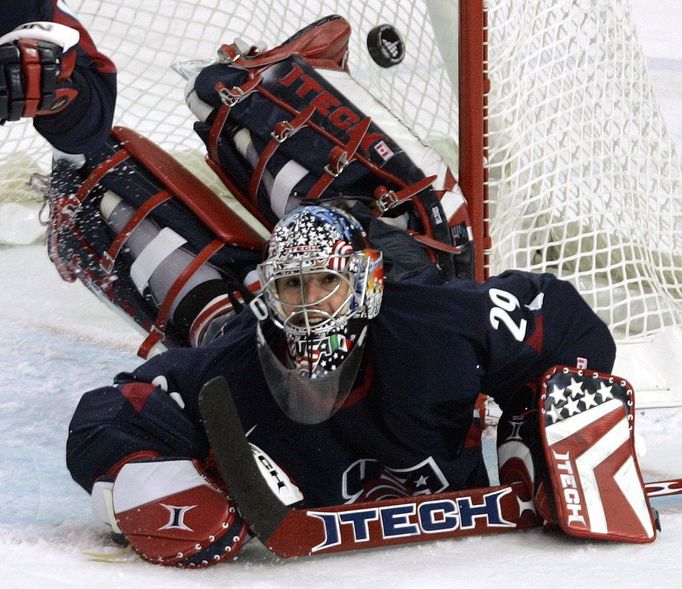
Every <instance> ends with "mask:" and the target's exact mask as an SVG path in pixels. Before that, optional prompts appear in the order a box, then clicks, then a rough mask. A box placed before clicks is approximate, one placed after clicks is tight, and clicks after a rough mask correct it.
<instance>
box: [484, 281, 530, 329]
mask: <svg viewBox="0 0 682 589" xmlns="http://www.w3.org/2000/svg"><path fill="white" fill-rule="evenodd" d="M488 296H489V297H490V300H491V301H492V302H493V305H495V306H494V307H493V308H492V309H490V324H491V325H492V326H493V329H499V327H500V323H502V324H504V326H505V327H506V328H507V329H508V330H509V332H510V333H511V334H512V335H513V336H514V339H515V340H517V341H519V342H522V341H523V340H524V339H525V338H526V325H527V324H528V322H527V321H526V320H525V319H521V320H520V321H519V322H518V323H516V322H515V321H514V320H513V319H512V318H511V315H510V313H512V312H513V311H514V310H516V309H518V308H519V307H520V306H521V305H520V303H519V299H517V298H516V297H515V296H514V295H513V294H511V293H510V292H507V291H506V290H500V289H499V288H491V289H490V290H489V291H488Z"/></svg>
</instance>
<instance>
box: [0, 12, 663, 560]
mask: <svg viewBox="0 0 682 589" xmlns="http://www.w3.org/2000/svg"><path fill="white" fill-rule="evenodd" d="M62 4H63V3H62V2H56V1H55V2H51V1H47V0H46V1H43V2H38V1H37V2H30V3H26V2H9V3H7V5H8V7H9V8H7V9H6V11H7V14H8V18H7V19H6V21H4V22H3V25H2V26H3V31H2V33H3V35H2V36H1V37H0V65H2V76H0V84H2V86H1V87H0V119H1V120H3V121H13V120H16V119H17V118H20V117H32V118H33V119H34V122H35V126H36V128H37V129H38V131H39V132H41V133H42V134H43V135H44V136H45V138H46V139H47V140H48V141H49V142H50V143H51V144H52V145H53V146H54V147H55V158H54V167H53V172H52V179H51V186H50V190H49V192H48V194H47V196H46V198H47V200H48V204H49V208H50V222H49V228H48V251H49V255H50V257H51V259H52V261H53V262H54V264H55V266H56V267H57V269H58V271H59V272H60V274H61V276H62V277H63V278H65V279H67V280H76V279H78V280H80V281H81V282H82V283H83V284H84V285H85V286H86V287H87V288H89V289H90V290H92V291H93V292H94V293H95V294H97V295H98V296H99V297H100V298H101V299H102V300H103V301H105V302H106V303H108V304H110V305H113V306H114V307H116V308H117V309H118V310H120V311H122V312H123V314H124V315H125V316H127V317H129V318H130V319H132V320H133V321H134V322H135V323H136V324H137V325H138V326H139V327H140V328H141V329H142V330H143V332H144V333H145V336H146V338H145V340H144V342H143V344H142V346H141V348H140V355H141V356H143V357H150V358H151V359H149V360H147V361H146V362H145V363H143V364H142V365H141V366H140V367H139V368H137V369H136V370H135V371H133V372H131V373H121V374H119V375H117V376H116V377H115V379H114V383H113V384H112V385H111V386H105V387H102V388H100V389H97V390H95V391H90V392H88V393H86V394H85V395H83V397H82V399H81V401H80V403H79V405H78V407H77V408H76V411H75V414H74V416H73V419H72V421H71V424H70V427H69V439H68V444H67V464H68V467H69V470H70V472H71V474H72V476H73V478H74V480H75V481H76V482H77V483H78V484H79V485H81V486H82V487H83V488H84V489H85V490H86V491H88V492H89V493H90V494H91V495H92V500H93V507H94V510H95V513H96V514H97V515H98V516H99V517H100V518H101V519H102V520H103V521H104V522H105V523H107V524H108V525H110V526H111V528H112V531H113V532H114V533H115V535H116V537H117V538H119V539H121V540H122V541H124V542H127V543H130V545H132V547H133V548H134V549H135V551H136V552H137V553H138V554H140V555H141V556H142V558H144V559H146V560H149V561H150V562H154V563H157V564H165V565H173V566H182V567H191V566H206V565H209V564H214V563H216V562H220V561H222V560H225V559H229V558H232V557H234V555H236V554H237V553H238V552H239V549H240V548H241V546H242V545H243V544H244V543H245V542H247V541H248V540H249V539H250V538H251V537H252V533H251V531H250V526H249V522H248V514H243V513H241V512H240V506H239V505H237V504H235V501H234V500H233V498H232V497H231V496H230V489H229V486H228V485H226V484H225V479H226V477H225V476H224V475H225V473H221V472H219V470H218V469H217V468H216V462H215V456H214V453H213V452H212V449H211V447H210V446H209V443H208V440H207V437H206V433H205V431H204V427H203V422H202V419H201V413H200V408H199V398H200V393H201V390H202V388H204V385H205V384H206V383H207V382H209V381H210V380H211V379H213V378H214V377H217V376H220V377H223V378H224V379H225V380H226V381H227V382H228V383H229V386H230V389H231V390H232V395H233V397H234V401H235V404H236V406H237V409H238V412H239V417H240V420H241V422H242V424H243V426H244V429H245V430H246V431H247V432H248V441H249V443H250V444H251V447H252V449H253V453H254V456H255V458H256V461H257V463H258V464H259V466H260V467H261V468H262V471H263V476H264V477H266V479H267V480H268V481H269V482H270V483H271V485H272V487H273V490H274V491H275V492H277V493H278V495H279V496H280V497H281V498H282V502H283V503H285V504H288V505H294V506H297V507H321V506H333V505H340V504H353V503H356V502H361V501H362V502H365V501H383V500H386V499H389V498H392V499H396V498H409V497H414V496H421V495H427V494H434V493H442V492H449V491H456V490H461V489H468V488H476V487H485V486H486V485H488V473H487V468H486V465H485V464H484V461H483V456H482V451H481V436H480V421H479V419H478V418H477V416H476V412H475V403H476V398H477V396H478V395H479V393H485V394H487V395H489V396H491V397H492V398H493V399H495V401H496V402H497V403H498V404H499V405H500V406H501V407H502V408H503V410H504V413H503V418H502V421H501V426H500V431H499V434H500V441H499V452H500V480H501V482H502V483H511V482H516V483H520V484H522V485H523V486H524V493H525V495H526V496H525V497H524V498H525V499H526V500H527V501H528V505H529V506H531V507H530V510H531V512H535V513H536V514H537V516H534V517H540V518H541V519H542V520H543V521H545V522H547V525H548V526H557V527H559V528H560V529H561V530H563V531H564V532H565V533H567V534H570V535H574V536H580V537H584V538H593V539H605V540H619V541H626V542H650V541H653V540H654V538H655V521H654V514H653V512H652V510H651V507H650V505H649V503H648V500H647V497H646V493H645V492H644V488H643V483H642V478H641V474H640V471H639V467H638V464H637V458H636V455H635V453H634V446H633V443H632V436H633V427H634V420H633V393H632V391H631V388H630V387H629V385H627V383H626V382H625V381H622V379H618V378H616V377H612V376H610V374H609V372H610V371H611V369H612V366H613V361H614V357H615V346H614V342H613V339H612V337H611V335H610V333H609V331H608V329H607V327H606V326H605V325H604V323H603V322H602V321H601V320H600V319H599V318H598V317H597V316H596V315H595V314H594V313H593V312H592V311H591V310H590V308H589V307H588V305H587V304H586V303H585V302H584V301H583V300H582V298H581V297H580V295H579V294H578V293H577V292H576V291H575V289H574V288H573V287H572V286H571V285H570V284H568V283H566V282H563V281H560V280H558V279H556V278H555V277H553V276H551V275H548V274H537V275H534V274H529V273H524V272H518V271H508V272H505V273H504V274H502V275H500V276H497V277H493V278H490V279H489V280H488V281H486V282H485V283H483V284H479V283H475V282H473V281H472V280H471V251H472V248H473V247H477V244H474V243H472V242H471V240H470V237H469V236H470V231H469V229H468V225H469V220H468V215H467V207H466V201H465V199H464V197H463V195H462V194H461V192H460V191H459V190H458V188H457V186H456V183H455V181H454V177H453V175H452V174H451V173H450V171H449V170H448V169H447V166H445V164H444V163H443V162H442V161H441V160H440V158H439V157H438V156H437V155H436V154H435V153H433V152H432V151H431V150H429V149H428V148H427V147H425V146H423V145H421V144H419V143H418V142H417V141H416V140H402V139H401V143H398V142H397V141H396V140H395V139H394V138H393V137H392V136H390V135H389V134H387V133H386V132H385V131H384V130H383V129H384V127H386V128H388V126H387V125H388V123H387V122H385V121H387V120H388V119H387V118H386V117H387V116H388V115H387V113H385V112H382V111H380V110H377V111H376V112H367V111H366V108H365V107H364V106H363V108H359V107H358V106H357V105H356V104H355V100H357V101H358V102H360V101H361V98H360V92H361V91H360V89H358V88H355V87H354V86H353V83H352V81H351V80H350V78H349V76H348V75H347V73H348V72H347V69H346V68H347V65H346V59H345V57H346V52H347V48H348V37H349V35H350V34H351V31H350V28H349V26H348V23H347V22H346V21H345V20H344V19H343V18H341V17H339V16H335V15H333V16H329V17H327V18H324V19H322V20H320V21H317V22H315V23H312V24H311V25H309V26H308V27H306V28H305V29H303V30H302V31H299V32H298V33H296V34H295V35H293V36H292V37H290V38H289V39H288V40H285V41H283V42H282V43H281V44H280V45H277V46H275V47H273V48H272V49H270V50H261V49H257V48H253V47H243V46H241V45H240V44H239V43H233V44H225V45H222V46H220V48H219V50H218V58H217V59H216V60H215V61H214V62H213V63H211V64H209V65H207V66H206V67H204V68H203V69H201V70H200V71H198V72H194V73H193V74H192V75H191V76H190V80H189V84H190V87H189V91H188V92H187V96H188V105H189V107H190V109H191V111H192V113H193V114H194V115H195V116H196V118H197V119H198V120H197V122H196V123H195V129H196V131H197V133H198V134H199V135H200V136H201V137H202V139H203V140H204V142H205V144H206V148H207V157H208V161H209V162H210V164H211V165H212V167H213V168H214V169H215V170H216V172H217V173H218V175H219V177H220V178H221V179H222V180H223V181H224V182H225V184H226V185H227V186H228V187H229V188H230V190H231V192H232V193H233V194H234V195H235V197H236V198H238V199H239V200H240V202H242V204H244V206H245V207H246V208H247V209H248V210H249V211H251V212H252V213H253V214H254V215H255V216H256V218H257V219H258V220H260V221H261V223H262V224H263V225H264V226H265V227H266V228H267V229H268V230H270V231H271V236H270V238H269V239H268V240H267V243H263V240H262V239H261V238H260V237H259V235H258V234H257V233H256V232H255V231H254V230H252V229H251V228H250V227H249V226H248V225H247V224H246V223H245V222H244V221H243V220H241V219H240V218H239V217H238V216H237V215H236V214H235V213H234V212H232V211H231V210H230V209H229V208H228V207H227V206H226V205H225V204H224V203H223V202H222V201H220V200H219V199H218V198H217V197H216V196H215V195H214V194H213V193H212V192H211V191H210V190H208V189H207V188H206V187H204V186H203V185H202V184H201V183H200V182H198V181H197V180H196V178H194V177H193V176H192V175H191V174H190V173H189V172H188V171H187V170H185V169H184V168H183V167H182V166H180V165H179V164H178V163H177V162H176V161H174V160H173V159H172V158H170V157H169V156H168V155H167V154H165V153H164V152H163V151H162V150H161V149H159V148H158V147H157V146H155V145H154V144H152V143H151V142H149V141H148V140H146V139H145V138H143V137H142V136H140V135H138V134H137V133H136V132H134V131H132V130H129V129H124V128H119V127H113V128H112V127H111V122H112V120H113V108H114V106H113V105H114V102H115V68H114V66H113V64H112V63H111V62H110V60H108V59H107V58H106V57H105V56H103V55H102V54H100V53H99V52H97V50H96V48H95V46H94V44H93V42H92V40H91V39H90V37H89V36H88V34H87V32H86V31H85V30H84V29H83V28H82V26H81V25H80V23H79V22H78V21H77V20H76V19H75V17H74V16H73V15H72V14H70V13H69V12H65V11H64V10H63V9H62ZM5 29H6V30H5ZM394 122H395V121H394ZM163 348H166V349H167V350H166V351H163V350H162V349H163ZM157 352H161V353H157ZM245 516H246V517H245Z"/></svg>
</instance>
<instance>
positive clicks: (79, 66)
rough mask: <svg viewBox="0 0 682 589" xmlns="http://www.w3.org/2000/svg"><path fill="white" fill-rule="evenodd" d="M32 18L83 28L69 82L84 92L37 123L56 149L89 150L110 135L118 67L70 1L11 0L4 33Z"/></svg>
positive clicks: (0, 26)
mask: <svg viewBox="0 0 682 589" xmlns="http://www.w3.org/2000/svg"><path fill="white" fill-rule="evenodd" d="M32 21H52V22H56V23H59V24H63V25H66V26H68V27H71V28H73V29H76V30H78V32H79V33H80V41H79V43H78V46H77V47H76V48H75V51H76V52H77V58H76V67H75V69H74V71H73V74H72V76H71V80H70V81H69V82H68V83H67V84H66V86H69V87H71V88H75V89H77V90H78V96H77V98H76V99H75V100H74V101H73V102H72V103H71V104H70V105H69V107H68V108H67V109H64V110H63V111H62V112H60V113H57V114H53V115H42V116H37V117H35V118H34V119H33V124H34V126H35V128H36V129H37V130H38V132H39V133H40V134H41V135H43V136H44V137H45V138H46V139H47V140H48V141H49V142H50V143H51V144H52V145H53V146H54V147H56V148H57V149H60V150H61V151H64V152H67V153H86V152H89V151H92V150H95V149H97V148H99V147H100V146H101V145H102V144H103V143H104V141H105V140H106V139H107V138H108V136H109V133H110V131H111V123H112V120H113V117H114V107H115V103H116V68H115V67H114V64H113V63H112V62H111V60H110V59H109V58H108V57H106V56H105V55H103V54H102V53H100V52H99V51H98V50H97V48H96V46H95V43H94V42H93V40H92V38H91V37H90V35H89V34H88V32H87V31H86V30H85V29H84V28H83V26H82V25H81V23H80V22H79V21H78V19H77V18H76V16H75V15H74V14H73V13H72V12H71V10H70V9H69V8H68V6H67V5H66V3H65V2H64V0H5V1H4V2H3V4H2V19H0V35H3V34H5V33H7V32H9V31H11V30H13V29H15V28H16V27H18V26H19V25H21V24H24V23H27V22H32Z"/></svg>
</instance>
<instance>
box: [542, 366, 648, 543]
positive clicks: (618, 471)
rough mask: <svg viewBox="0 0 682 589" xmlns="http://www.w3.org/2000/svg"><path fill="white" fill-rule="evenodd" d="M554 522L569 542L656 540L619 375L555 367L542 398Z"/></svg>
mask: <svg viewBox="0 0 682 589" xmlns="http://www.w3.org/2000/svg"><path fill="white" fill-rule="evenodd" d="M538 408H539V411H540V415H541V418H540V436H541V439H542V442H543V444H544V448H545V458H546V460H547V467H548V471H549V480H550V483H551V487H552V490H553V494H554V503H555V507H556V517H557V523H558V525H559V526H560V527H561V529H562V530H563V531H564V532H565V533H567V534H569V535H572V536H580V537H584V538H596V539H602V540H617V541H621V542H652V541H653V540H655V538H656V526H655V522H654V517H653V513H652V509H651V506H650V505H649V501H648V499H647V496H646V492H645V490H644V482H643V480H642V475H641V472H640V469H639V465H638V463H637V456H636V454H635V448H634V435H633V432H634V393H633V391H632V387H631V386H630V384H629V383H628V382H627V381H625V380H623V379H621V378H619V377H615V376H611V375H608V374H598V373H596V372H593V371H590V370H578V369H575V368H568V367H563V366H557V367H554V368H553V369H551V370H550V371H548V372H547V373H545V375H544V377H543V379H542V390H541V394H540V397H539V407H538Z"/></svg>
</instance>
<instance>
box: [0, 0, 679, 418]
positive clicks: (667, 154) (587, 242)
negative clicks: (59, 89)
mask: <svg viewBox="0 0 682 589" xmlns="http://www.w3.org/2000/svg"><path fill="white" fill-rule="evenodd" d="M59 5H60V6H62V5H64V2H63V0H59ZM68 8H69V9H70V10H72V11H73V12H74V13H75V14H76V15H77V16H78V18H80V20H81V21H82V22H83V23H84V25H85V26H86V27H87V28H88V30H89V31H90V33H91V35H92V36H93V38H94V40H95V42H96V43H97V45H98V47H99V48H100V49H101V50H102V51H103V52H104V53H106V54H108V55H109V56H111V57H112V59H113V60H114V62H115V63H116V65H117V67H118V70H119V96H118V104H117V114H116V119H115V122H116V123H117V124H121V125H125V126H127V127H130V128H132V129H135V130H136V131H138V132H140V133H141V134H143V135H145V136H147V137H148V138H150V139H152V140H153V141H155V142H156V143H158V144H159V145H161V146H162V147H164V148H165V149H166V150H167V151H169V152H171V153H172V154H173V155H175V157H178V158H179V159H180V160H181V161H182V162H183V163H185V164H186V165H189V166H190V167H191V168H192V169H193V170H194V171H195V173H196V174H197V175H198V176H199V177H201V178H202V179H203V180H204V181H206V182H207V183H208V184H209V185H210V186H212V187H213V188H214V189H215V190H216V191H218V192H219V193H221V194H225V189H224V188H223V187H222V186H221V185H220V184H219V183H218V181H217V180H216V179H215V178H214V177H213V176H212V174H211V172H210V171H209V169H208V168H207V167H206V166H205V165H204V163H203V154H204V148H203V145H202V143H201V141H200V140H199V139H198V138H197V137H196V136H195V135H194V134H193V131H192V121H193V118H192V115H191V114H190V112H189V110H188V109H187V107H186V105H185V103H184V95H183V89H184V81H183V80H182V79H181V78H180V77H179V76H178V75H177V74H176V73H175V72H174V71H173V70H172V69H171V65H172V64H173V63H174V62H176V61H178V60H184V59H192V58H195V59H208V58H211V57H213V56H215V51H216V49H217V47H218V46H219V45H220V44H221V43H223V42H232V41H233V40H234V39H235V37H239V38H242V39H245V40H248V41H250V42H257V41H263V42H264V43H265V44H266V45H267V46H273V45H276V44H279V43H280V42H282V41H283V40H285V39H286V38H287V37H289V36H290V35H291V34H293V33H294V32H296V31H297V30H298V29H300V28H302V27H303V26H305V25H307V24H309V23H311V22H313V21H314V20H316V19H317V18H319V17H321V16H325V15H328V14H333V13H336V14H340V15H342V16H344V17H345V18H347V19H348V20H349V22H350V23H351V25H352V28H353V35H352V38H351V45H350V55H349V64H350V71H351V74H352V75H353V76H354V77H355V78H356V79H357V81H358V82H360V83H361V84H362V85H363V86H364V87H365V89H366V90H368V91H369V92H370V93H371V94H372V95H374V96H375V97H376V99H377V100H379V101H380V102H381V103H383V104H384V105H385V106H386V107H388V108H389V109H390V110H391V111H392V112H393V113H394V114H395V115H396V116H397V117H398V118H400V119H401V120H402V122H403V123H404V124H405V126H406V127H407V128H408V129H409V132H411V133H413V134H415V135H417V136H418V137H419V138H420V139H421V140H422V141H423V142H425V143H428V144H430V145H432V146H433V147H434V148H436V149H437V150H438V151H439V152H440V153H441V155H442V156H443V157H444V158H445V159H446V160H448V162H449V163H450V164H451V166H452V168H453V169H454V170H456V171H458V175H459V181H460V184H461V186H462V189H463V191H464V193H465V194H466V196H467V198H468V200H469V202H470V208H471V213H472V216H473V223H474V231H475V238H476V244H477V250H478V251H477V272H478V276H479V277H482V276H484V275H486V274H496V273H499V272H501V271H502V270H504V269H507V268H520V269H525V270H531V271H535V272H545V271H549V272H553V273H555V274H557V275H559V276H560V277H562V278H565V279H567V280H570V281H571V282H573V284H574V285H575V286H576V287H577V288H578V290H579V291H580V292H581V293H582V295H583V296H584V297H585V299H586V300H587V301H588V302H589V303H590V305H591V306H592V307H593V308H594V309H595V310H596V311H597V313H599V315H600V316H601V317H602V318H603V319H604V320H605V321H606V322H607V323H608V324H609V326H610V327H611V329H612V331H613V333H614V335H615V337H616V339H617V341H618V344H619V352H618V360H617V366H616V369H615V372H616V373H619V372H620V373H622V375H623V376H626V377H627V378H628V380H630V381H631V382H632V383H633V386H634V387H635V390H637V392H638V393H639V401H640V402H639V403H638V404H639V405H640V406H641V405H645V406H655V405H659V406H665V405H674V404H682V390H680V386H679V385H677V390H676V389H675V386H674V383H680V382H682V367H677V366H676V364H682V363H680V362H679V361H678V360H679V355H680V352H679V350H680V349H682V335H681V333H682V330H681V328H680V326H681V325H682V172H681V169H680V160H679V157H678V156H677V154H676V152H675V148H674V146H673V143H672V141H671V138H670V136H669V135H668V132H667V130H666V127H665V123H664V121H663V118H662V115H661V113H660V111H659V108H658V106H657V103H656V99H655V96H654V93H653V90H652V87H651V84H650V82H649V77H648V74H647V70H646V62H645V59H644V56H643V54H642V51H641V49H640V47H639V44H638V42H637V34H636V30H635V26H634V24H633V21H632V13H631V7H630V3H629V0H466V2H463V3H462V6H461V7H459V6H458V3H457V2H456V1H455V0H424V1H422V0H413V1H410V2H406V1H402V0H372V1H370V0H344V1H336V0H317V1H316V0H278V1H274V2H260V1H255V0H249V1H246V0H146V1H145V2H143V3H139V2H138V1H137V0H115V1H114V0H106V1H103V0H69V1H68ZM383 23H389V24H392V25H393V26H395V28H396V29H397V30H398V31H399V33H400V34H401V35H402V38H403V40H404V43H405V51H406V55H405V58H404V59H403V61H402V62H401V63H400V64H398V65H395V66H393V67H390V68H381V67H379V66H378V65H377V64H375V63H374V62H373V61H372V60H371V58H370V55H369V52H368V50H367V46H366V38H367V33H368V32H369V31H370V30H371V29H372V28H374V27H375V26H377V25H379V24H383ZM460 25H461V26H460ZM460 29H461V31H462V34H461V35H460V34H458V31H459V30H460ZM458 39H459V43H458ZM460 48H461V50H460ZM458 88H461V89H460V90H458ZM460 106H461V108H460ZM460 127H461V129H460ZM0 133H1V134H2V144H1V146H0V187H1V189H2V190H1V192H0V194H1V196H0V206H2V203H6V202H7V201H13V202H17V201H23V202H25V203H26V202H28V201H30V200H31V199H35V198H36V197H35V195H34V193H33V192H32V191H31V190H30V189H28V188H27V187H26V183H27V179H28V177H29V176H30V175H31V173H32V172H36V171H42V172H43V173H45V172H47V170H48V169H49V162H50V149H49V147H48V146H47V145H46V143H45V141H44V140H43V139H42V138H40V137H39V136H37V133H35V132H34V131H33V129H32V128H31V126H30V123H29V122H24V123H15V124H7V125H6V126H5V127H3V128H2V130H1V131H0ZM460 138H461V140H460ZM396 139H397V140H398V142H400V138H399V137H396ZM235 208H237V209H239V206H238V205H236V203H235ZM1 212H2V211H1V209H0V213H1ZM1 238H2V236H0V239H1ZM621 367H622V368H621Z"/></svg>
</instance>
